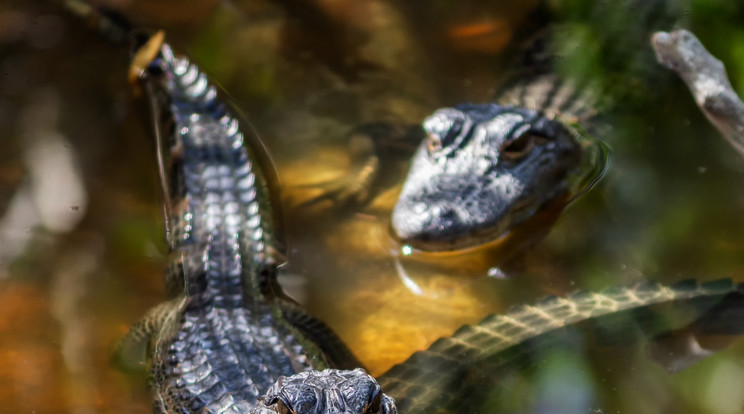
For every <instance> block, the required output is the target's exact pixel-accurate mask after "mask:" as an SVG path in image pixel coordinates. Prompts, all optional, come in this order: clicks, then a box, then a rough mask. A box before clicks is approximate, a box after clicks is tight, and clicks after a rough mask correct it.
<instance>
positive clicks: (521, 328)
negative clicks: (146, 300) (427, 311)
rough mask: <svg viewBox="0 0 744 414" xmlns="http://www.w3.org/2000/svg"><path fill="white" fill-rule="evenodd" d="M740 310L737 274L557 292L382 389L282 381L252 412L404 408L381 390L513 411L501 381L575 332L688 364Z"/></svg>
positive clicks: (399, 397)
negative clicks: (639, 346)
mask: <svg viewBox="0 0 744 414" xmlns="http://www.w3.org/2000/svg"><path fill="white" fill-rule="evenodd" d="M743 314H744V284H738V285H735V284H733V283H732V282H731V281H730V280H718V281H713V282H706V283H699V282H697V281H694V280H688V281H683V282H679V283H677V284H675V285H672V286H665V285H661V284H658V283H651V282H649V283H642V284H639V285H636V286H633V287H629V288H625V287H615V288H610V289H607V290H604V291H601V292H589V291H582V292H577V293H574V294H572V295H570V296H567V297H555V296H552V297H548V298H545V299H543V300H541V301H539V302H538V303H536V304H533V305H522V306H517V307H514V308H512V309H511V310H510V311H509V312H508V313H506V314H504V315H489V316H487V317H485V318H484V319H483V320H482V321H481V322H479V323H478V324H477V325H465V326H463V327H462V328H460V329H458V330H457V332H455V333H454V334H453V335H452V336H451V337H447V338H440V339H438V340H437V341H436V342H434V343H433V344H432V345H431V346H430V347H429V348H428V349H426V350H424V351H419V352H416V353H414V354H413V355H412V356H411V357H410V358H408V359H407V360H406V361H405V362H403V363H401V364H398V365H396V366H394V367H393V368H391V369H390V370H389V371H387V372H386V373H384V374H382V375H381V376H380V377H378V379H377V381H378V382H379V384H380V385H377V383H376V382H375V381H374V380H373V379H372V378H371V377H370V376H369V375H367V374H366V373H365V372H364V371H362V370H355V371H335V370H325V371H321V372H317V371H308V372H303V373H300V374H297V375H294V376H291V377H287V378H281V379H279V380H278V381H277V382H276V383H275V384H274V385H273V386H272V387H271V388H270V390H269V391H268V392H267V393H266V395H264V396H262V397H261V399H260V400H259V404H258V406H257V407H256V409H255V410H254V411H253V413H254V414H289V413H297V414H305V413H308V414H321V413H358V412H364V413H378V412H379V413H395V412H397V411H395V410H396V407H394V406H392V400H390V399H389V398H388V397H386V396H385V395H384V394H383V395H381V396H380V394H381V392H380V388H379V387H380V386H382V389H383V390H384V391H385V393H387V394H388V395H390V396H391V397H393V398H395V404H396V406H397V409H398V410H400V412H401V413H405V414H430V413H440V414H450V413H451V414H460V413H484V412H487V413H495V412H501V410H502V409H503V411H504V412H509V410H513V408H514V407H513V406H510V405H509V404H510V403H513V400H512V399H513V398H514V397H515V396H514V395H512V393H513V390H512V389H511V388H509V387H508V386H504V385H503V384H500V382H499V381H500V380H501V379H503V378H510V373H512V374H513V370H521V369H522V368H523V367H524V364H529V363H534V360H535V359H537V360H539V359H541V358H543V357H544V356H545V353H546V352H550V350H551V349H555V347H557V346H562V345H566V344H567V343H569V344H571V343H575V341H572V340H571V339H570V338H571V335H572V334H573V333H576V332H578V331H579V330H581V331H584V332H585V333H586V338H587V339H588V338H590V337H591V338H595V339H596V340H597V341H598V342H599V343H601V344H603V345H605V346H611V345H613V344H618V343H619V344H623V345H628V344H630V343H637V342H641V343H643V342H644V341H649V342H648V347H647V352H648V353H649V356H650V357H652V358H654V359H655V360H656V361H657V362H660V363H662V364H663V365H665V366H667V365H666V364H668V363H669V359H673V360H674V361H673V363H679V362H680V361H682V362H683V363H684V364H685V365H686V366H689V364H690V363H695V362H697V361H700V360H701V359H703V358H705V357H707V356H709V355H711V353H712V352H713V351H710V350H706V349H704V347H702V346H700V343H699V342H698V338H699V337H705V336H706V335H713V336H716V335H741V334H743V333H744V318H743V317H742V315H743ZM618 333H621V335H618ZM574 339H575V338H574ZM671 350H673V352H672V351H671ZM672 353H673V355H671V354H672ZM659 356H661V357H662V358H660V359H658V357H659ZM508 384H512V383H508ZM375 396H380V397H379V398H380V400H379V401H380V404H379V405H377V404H376V403H374V401H375ZM350 397H351V398H350ZM517 398H520V397H518V396H517ZM524 398H528V399H529V398H530V396H529V395H526V396H524ZM342 401H343V402H342ZM388 403H389V404H390V405H389V404H388ZM363 404H366V405H363ZM360 407H367V409H366V410H364V411H359V408H360ZM378 407H379V410H378Z"/></svg>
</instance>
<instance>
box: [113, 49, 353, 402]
mask: <svg viewBox="0 0 744 414" xmlns="http://www.w3.org/2000/svg"><path fill="white" fill-rule="evenodd" d="M153 39H155V37H154V38H153ZM155 41H157V40H155ZM147 46H148V47H143V48H142V49H141V50H150V51H151V50H152V40H151V42H149V44H148V45H147ZM156 46H158V47H159V52H158V53H157V54H156V56H155V58H154V60H152V62H151V63H150V64H149V65H148V66H147V67H146V68H145V69H144V72H143V73H142V75H141V76H142V83H143V86H144V89H145V91H146V92H147V94H148V96H149V97H150V101H151V104H152V106H153V114H154V120H155V123H156V134H157V136H158V138H159V139H158V141H160V142H159V144H160V145H159V146H160V151H161V157H159V159H160V160H161V168H162V170H163V177H164V179H163V182H164V186H165V187H167V190H166V207H167V211H168V217H169V219H168V223H167V224H168V231H167V239H168V245H169V250H170V265H169V267H168V271H167V273H166V284H167V285H169V290H170V291H171V292H174V293H175V294H176V297H175V298H174V299H172V300H171V301H169V302H167V303H165V304H162V305H160V306H158V307H156V308H154V309H153V310H152V311H151V312H150V313H149V314H148V315H147V316H146V318H145V319H143V321H142V322H140V323H139V324H138V325H136V326H135V328H133V329H132V332H131V333H130V335H129V337H128V338H127V339H125V343H126V342H129V343H137V342H141V341H143V340H145V339H149V342H150V349H151V354H150V365H151V388H152V392H153V396H154V409H155V412H158V413H183V412H199V413H206V412H209V413H247V412H249V411H250V410H251V409H252V408H253V407H254V406H255V405H256V403H257V401H258V397H259V396H260V395H261V394H262V393H264V392H266V390H267V389H269V387H270V386H271V385H272V384H273V383H274V382H275V381H276V380H277V379H278V378H279V377H280V376H288V375H293V374H296V373H299V372H304V371H308V370H311V369H316V370H321V369H325V368H328V367H329V366H330V363H329V360H333V359H337V360H336V361H335V362H337V363H340V364H341V365H344V362H345V361H343V360H341V359H342V358H344V357H348V358H351V357H350V353H344V351H343V350H340V351H341V353H340V354H337V355H335V356H334V355H333V351H334V349H333V348H334V347H339V348H342V347H343V345H342V344H341V342H340V340H338V339H337V338H335V336H333V334H331V333H329V332H326V331H324V330H325V329H327V328H325V326H324V325H322V324H321V323H315V324H313V321H312V318H311V317H309V316H307V317H305V318H304V320H300V319H298V318H297V314H298V311H297V309H296V307H295V308H293V307H292V305H290V304H288V303H285V302H284V300H283V298H282V294H281V291H280V290H279V288H278V286H277V284H276V266H277V259H276V253H275V251H274V246H275V239H274V235H273V229H272V227H271V223H272V220H271V209H270V205H269V197H268V194H267V191H266V188H265V187H266V185H265V182H264V179H263V176H262V175H261V171H260V170H259V168H257V165H258V164H257V162H256V159H255V157H253V156H252V155H251V154H250V153H249V152H248V151H247V149H246V147H245V145H244V135H243V133H242V132H241V129H240V125H239V122H238V121H237V120H236V119H235V118H233V117H232V116H231V115H230V114H229V113H228V112H227V111H226V109H225V107H224V105H223V104H222V103H220V102H219V101H218V100H217V93H216V90H215V88H214V87H213V86H210V85H209V83H208V81H207V79H206V77H205V76H204V75H203V74H202V73H200V71H199V69H198V68H197V67H196V66H195V65H193V64H191V63H189V62H188V61H187V60H186V59H184V58H177V57H175V56H174V55H173V52H172V51H171V49H170V47H169V46H168V45H162V46H159V45H156ZM289 310H292V312H293V313H294V314H295V319H296V320H299V321H300V322H301V323H303V324H305V325H304V326H293V325H292V324H291V323H290V321H288V320H287V318H285V313H284V312H285V311H286V312H287V313H289ZM300 318H301V319H303V318H302V317H300ZM303 328H304V329H305V330H306V331H303V332H302V333H301V332H300V331H301V329H303ZM303 333H309V334H311V335H315V338H313V340H318V339H322V340H323V341H322V343H319V345H317V346H316V345H315V344H314V343H313V340H310V339H308V338H306V337H305V336H303ZM321 347H326V349H323V350H321V349H320V348H321ZM335 350H336V351H339V349H335ZM324 351H325V352H328V357H326V354H325V353H324ZM337 356H340V358H336V357H337ZM346 365H348V364H346ZM351 397H353V395H350V396H349V398H351Z"/></svg>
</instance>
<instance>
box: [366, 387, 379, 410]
mask: <svg viewBox="0 0 744 414" xmlns="http://www.w3.org/2000/svg"><path fill="white" fill-rule="evenodd" d="M381 408H382V392H380V390H377V391H376V392H375V394H374V395H373V396H372V400H371V401H370V402H369V404H367V406H366V407H364V411H363V412H364V414H377V413H379V412H380V409H381Z"/></svg>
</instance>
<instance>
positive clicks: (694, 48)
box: [651, 30, 744, 158]
mask: <svg viewBox="0 0 744 414" xmlns="http://www.w3.org/2000/svg"><path fill="white" fill-rule="evenodd" d="M651 45H652V46H653V48H654V51H656V59H657V60H658V61H659V63H661V64H662V65H664V66H665V67H667V68H669V69H671V70H673V71H675V72H677V75H679V77H680V78H682V80H683V81H684V82H685V83H686V84H687V87H688V88H689V89H690V92H692V95H693V96H694V97H695V102H697V104H698V106H699V107H700V109H701V110H702V111H703V113H704V114H705V116H706V117H707V118H708V120H709V121H710V122H711V123H712V124H713V126H715V127H716V128H717V129H718V131H719V132H720V133H721V135H723V137H724V138H725V139H726V140H727V141H728V142H729V144H731V146H732V147H733V148H734V150H735V151H736V152H737V153H739V155H740V156H741V157H742V158H744V104H743V103H742V102H741V100H740V99H739V97H738V96H737V95H736V92H734V90H733V89H732V88H731V83H730V82H729V80H728V77H727V76H726V68H725V67H724V65H723V63H721V61H720V60H718V59H716V58H715V57H713V55H711V54H710V53H709V52H708V51H707V50H706V49H705V47H704V46H703V44H702V43H700V41H699V40H698V39H697V38H696V37H695V35H693V34H692V33H690V32H688V31H687V30H677V31H674V32H672V33H666V32H657V33H655V34H654V35H653V37H652V38H651Z"/></svg>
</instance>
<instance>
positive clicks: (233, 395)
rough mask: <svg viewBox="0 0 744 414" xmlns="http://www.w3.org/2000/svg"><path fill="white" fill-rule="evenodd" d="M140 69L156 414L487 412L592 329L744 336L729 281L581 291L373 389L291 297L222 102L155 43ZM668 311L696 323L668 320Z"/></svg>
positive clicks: (468, 333) (143, 334) (402, 367)
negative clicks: (152, 157) (534, 366)
mask: <svg viewBox="0 0 744 414" xmlns="http://www.w3.org/2000/svg"><path fill="white" fill-rule="evenodd" d="M142 56H144V58H143V59H136V60H135V61H136V62H146V66H144V67H142V68H141V70H137V71H135V73H136V74H137V75H138V81H139V82H140V84H141V85H142V87H143V88H144V90H145V92H146V93H147V95H148V97H149V99H150V101H151V104H152V105H153V114H154V121H155V125H156V137H157V140H158V142H159V145H158V148H159V152H160V154H161V155H160V157H159V160H160V161H161V173H162V174H163V178H164V181H165V182H164V184H165V190H166V207H167V208H166V209H167V211H168V217H169V219H168V221H167V228H168V230H167V239H168V243H169V246H170V252H171V253H170V264H169V266H168V271H167V272H166V284H167V285H168V288H169V290H170V291H171V292H172V294H173V296H174V298H173V299H171V300H170V301H168V302H165V303H164V304H162V305H160V306H157V307H156V308H154V309H153V310H152V311H150V312H149V313H148V314H147V315H146V316H145V318H144V319H143V320H142V321H141V322H140V323H138V324H137V325H135V326H134V327H133V328H132V330H131V332H130V334H129V335H128V337H127V338H125V339H124V342H123V346H124V347H125V349H126V348H127V347H131V346H137V345H142V343H143V342H145V341H146V342H149V348H150V352H149V359H150V367H151V368H150V372H151V381H150V382H151V389H152V392H153V397H154V409H155V411H156V412H159V413H175V412H179V413H187V412H212V413H257V414H258V413H262V414H267V413H276V414H284V413H298V414H299V413H317V414H320V413H369V414H372V413H395V412H397V410H398V409H399V410H400V411H401V412H405V413H424V412H464V411H472V412H477V411H483V410H487V408H484V407H483V406H481V404H483V401H484V400H483V397H484V395H485V394H487V393H490V392H491V391H492V386H493V384H495V383H496V382H497V380H498V373H499V370H500V369H503V368H504V367H506V366H509V365H510V364H520V363H525V360H529V358H530V356H531V355H532V354H533V353H535V352H538V351H539V350H541V349H545V347H546V346H552V344H554V343H555V342H556V341H558V342H560V341H563V340H565V334H566V332H570V331H571V330H572V329H573V328H577V327H580V326H582V325H586V324H590V325H591V324H592V323H596V324H597V325H598V326H602V327H607V326H614V327H615V328H616V329H617V330H618V331H620V332H624V334H623V336H624V337H627V334H626V332H636V333H639V334H640V335H638V336H639V337H647V338H654V337H657V336H658V335H660V334H669V333H674V332H681V333H682V334H683V335H686V337H688V338H692V340H695V335H697V334H698V333H703V334H708V333H713V334H716V333H726V334H738V333H741V326H739V325H740V324H739V323H736V322H735V321H738V320H741V318H738V317H737V316H738V314H739V313H740V312H741V311H742V304H743V303H744V301H742V299H744V296H742V295H743V293H744V287H742V286H734V285H732V284H731V283H730V282H713V283H709V284H702V285H701V284H698V283H696V282H690V283H682V284H679V285H676V286H672V287H665V286H662V285H658V284H646V285H641V286H637V287H634V288H619V289H615V290H609V291H606V292H603V293H589V292H584V293H579V294H575V295H572V296H569V297H566V298H557V297H554V298H549V299H546V300H543V301H542V302H540V303H539V304H537V305H535V306H524V307H520V308H516V309H514V310H512V311H511V312H509V313H508V314H506V315H503V316H496V315H494V316H489V317H487V318H486V319H484V320H483V321H482V322H480V323H479V324H477V325H473V326H465V327H463V328H461V329H460V330H458V331H457V332H456V333H455V334H454V335H453V336H452V337H450V338H443V339H441V340H439V341H437V342H436V343H434V344H433V345H432V346H431V347H430V348H429V349H428V350H426V351H422V352H418V353H416V354H414V355H413V356H411V358H409V359H408V360H407V361H405V362H403V363H402V364H399V365H397V366H396V367H394V368H393V369H391V370H390V371H389V372H387V373H385V374H383V375H382V376H380V377H379V378H378V379H377V381H376V380H375V379H374V378H372V377H371V376H369V375H368V374H366V373H365V372H364V371H363V370H362V369H359V367H360V364H359V363H358V362H357V361H356V360H355V358H354V357H353V355H352V354H351V353H350V352H349V351H348V350H347V349H346V348H345V346H344V345H343V343H342V342H341V341H340V340H339V339H338V338H337V337H336V336H335V335H334V334H333V333H332V332H331V331H330V330H329V329H328V328H327V327H326V326H325V325H324V324H323V323H322V322H320V321H318V320H316V319H314V318H312V317H311V316H309V315H307V314H305V313H304V312H303V311H301V310H300V309H299V308H298V307H297V306H296V305H293V304H292V303H291V302H289V301H287V300H286V299H285V298H284V295H283V293H282V291H281V288H280V286H279V285H278V284H277V281H276V271H277V265H278V259H277V258H276V256H275V252H274V242H275V241H274V233H273V228H272V226H271V222H272V220H271V206H270V200H269V197H268V195H267V194H266V191H265V190H266V188H265V182H264V178H263V176H262V172H261V169H260V166H259V163H258V162H257V160H256V157H255V155H254V154H253V153H252V152H250V151H249V149H248V148H247V147H246V145H245V142H244V141H245V140H244V136H243V133H242V132H241V127H240V123H239V121H238V120H236V119H235V118H234V117H232V116H231V115H230V114H229V113H228V111H227V110H226V108H225V106H224V105H223V104H222V103H221V102H220V101H219V100H218V97H217V92H216V89H215V88H214V87H213V86H211V85H210V84H209V82H208V80H207V78H206V77H205V76H204V74H203V73H201V71H200V70H199V69H198V68H197V67H196V66H195V65H194V64H192V63H190V62H189V61H188V60H186V59H185V58H181V57H176V56H175V55H174V54H173V52H172V50H171V48H170V47H169V46H168V45H167V44H164V43H162V37H160V36H159V35H156V36H153V37H152V38H150V40H149V41H148V43H147V44H146V45H145V46H143V47H142V48H141V49H140V52H139V53H138V57H142ZM668 307H671V308H672V309H671V314H673V315H678V314H679V313H680V312H682V311H683V310H684V311H686V312H682V313H685V314H686V315H687V316H686V318H684V320H679V319H678V318H670V317H666V316H664V311H665V309H666V310H669V309H668ZM604 319H607V320H604ZM696 321H697V322H696ZM698 326H699V327H700V328H701V329H691V328H696V327H698ZM711 327H712V328H711ZM711 329H712V330H711ZM600 334H601V332H600ZM609 340H612V338H611V335H610V339H609ZM354 367H356V368H357V369H352V368H354ZM329 368H332V369H329ZM383 392H384V393H383ZM492 403H493V402H492V401H491V404H492ZM396 404H397V408H396ZM489 407H492V406H489Z"/></svg>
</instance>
